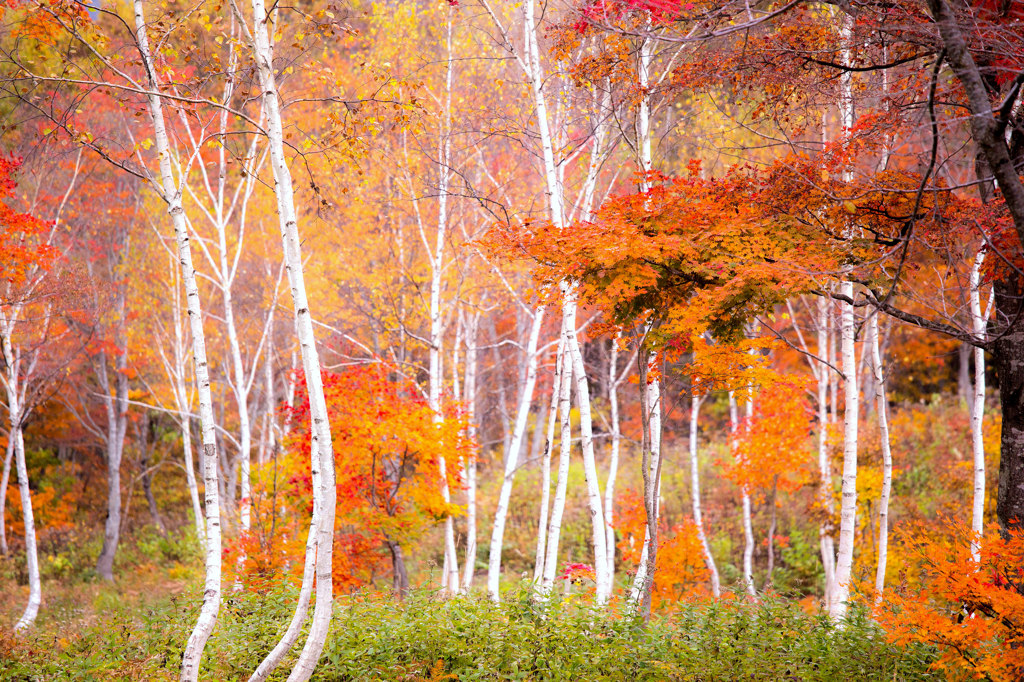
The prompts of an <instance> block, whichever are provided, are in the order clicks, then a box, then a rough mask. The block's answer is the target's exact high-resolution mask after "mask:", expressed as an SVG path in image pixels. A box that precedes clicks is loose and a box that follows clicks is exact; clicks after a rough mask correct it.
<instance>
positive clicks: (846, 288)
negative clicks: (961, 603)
mask: <svg viewBox="0 0 1024 682" xmlns="http://www.w3.org/2000/svg"><path fill="white" fill-rule="evenodd" d="M840 292H841V293H842V294H843V295H844V296H846V297H847V298H850V299H852V298H853V283H852V282H849V281H844V282H842V283H841V284H840ZM840 305H841V310H842V358H843V374H844V375H845V377H846V378H845V381H844V383H843V385H844V388H845V409H844V411H843V425H844V426H843V503H842V507H841V509H840V525H839V553H838V555H837V557H836V574H835V593H834V595H833V599H832V603H831V610H830V612H829V613H830V615H831V616H832V619H833V620H842V619H843V618H845V616H846V610H847V607H848V602H849V599H850V580H851V577H852V575H851V574H852V571H853V545H854V536H855V534H856V532H857V421H858V418H859V412H860V410H859V408H860V392H859V391H858V388H857V355H856V347H855V345H854V316H853V306H852V305H850V304H849V303H845V302H843V303H841V304H840Z"/></svg>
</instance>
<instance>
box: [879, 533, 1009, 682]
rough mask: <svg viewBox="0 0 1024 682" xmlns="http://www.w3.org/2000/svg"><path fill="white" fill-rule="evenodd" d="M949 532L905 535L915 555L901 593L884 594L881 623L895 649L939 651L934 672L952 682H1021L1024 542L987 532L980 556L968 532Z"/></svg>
mask: <svg viewBox="0 0 1024 682" xmlns="http://www.w3.org/2000/svg"><path fill="white" fill-rule="evenodd" d="M946 530H948V531H951V532H949V533H941V532H936V530H935V529H926V528H923V527H921V526H919V525H918V526H916V527H913V528H912V529H908V530H907V531H906V532H905V533H904V534H903V537H902V541H903V543H904V545H905V547H904V548H903V549H904V551H905V552H907V553H908V554H910V561H909V565H908V566H907V567H906V568H905V569H904V579H903V585H901V586H900V587H898V588H896V589H895V590H892V591H890V592H887V593H886V596H885V599H884V601H883V602H882V603H881V604H879V605H877V606H876V607H875V614H876V617H877V618H879V620H880V621H881V622H882V623H883V624H884V625H885V626H886V629H887V636H888V637H889V638H891V639H892V640H893V641H896V642H901V643H904V642H915V641H924V642H928V643H930V644H934V645H937V646H938V647H939V648H940V651H941V652H942V655H941V657H940V658H939V660H938V661H937V662H936V664H935V665H936V667H938V668H939V669H940V670H942V671H943V673H944V674H946V675H948V676H949V679H977V678H982V677H983V678H985V679H990V680H1013V679H1018V678H1019V677H1020V674H1021V671H1022V670H1024V660H1021V654H1020V650H1021V648H1020V642H1021V640H1022V638H1024V632H1022V626H1021V613H1022V611H1024V593H1022V590H1021V577H1022V576H1021V570H1020V566H1021V559H1022V556H1024V539H1022V536H1021V533H1020V531H1019V530H1016V529H1014V530H1011V531H1010V532H1009V533H1007V534H1006V535H1001V534H1000V533H997V532H990V533H988V534H986V536H985V537H984V538H983V539H982V540H981V541H980V542H979V543H977V544H978V549H977V550H976V551H975V550H972V543H973V542H974V539H973V538H972V536H973V535H974V534H973V533H972V532H971V531H969V530H967V529H965V528H963V527H962V526H959V525H956V524H954V525H952V526H951V527H949V528H948V529H946ZM910 580H912V581H913V582H910ZM908 583H909V584H908Z"/></svg>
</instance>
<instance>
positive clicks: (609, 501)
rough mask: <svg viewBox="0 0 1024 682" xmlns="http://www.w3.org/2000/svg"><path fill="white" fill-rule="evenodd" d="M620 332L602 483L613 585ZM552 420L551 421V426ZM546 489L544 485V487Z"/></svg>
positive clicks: (611, 369)
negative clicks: (606, 464)
mask: <svg viewBox="0 0 1024 682" xmlns="http://www.w3.org/2000/svg"><path fill="white" fill-rule="evenodd" d="M621 336H622V335H621V333H620V334H616V335H615V338H614V339H612V348H611V357H609V358H608V412H609V415H608V419H609V422H610V428H611V434H610V435H611V445H610V448H609V453H608V480H607V481H606V482H605V484H604V525H605V535H606V537H607V540H606V541H605V542H606V546H605V549H606V551H607V552H608V558H607V559H606V562H607V564H608V580H609V582H610V584H611V586H612V587H613V588H614V585H615V479H616V477H617V476H618V473H619V448H620V445H621V441H622V431H621V429H620V425H619V382H618V379H619V369H618V359H619V339H620V338H621ZM553 426H554V422H553V421H552V427H553ZM545 490H546V487H545Z"/></svg>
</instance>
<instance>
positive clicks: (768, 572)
mask: <svg viewBox="0 0 1024 682" xmlns="http://www.w3.org/2000/svg"><path fill="white" fill-rule="evenodd" d="M778 492H779V477H778V475H776V476H775V478H774V479H772V492H771V495H769V496H768V510H769V512H768V513H769V515H770V516H769V518H770V520H769V522H768V566H767V567H766V568H765V576H764V587H762V588H761V589H762V590H767V589H768V588H770V587H771V586H772V574H773V573H774V572H775V524H776V522H777V521H778V509H777V508H776V505H775V503H776V498H777V497H778Z"/></svg>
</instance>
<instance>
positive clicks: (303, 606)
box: [249, 452, 323, 682]
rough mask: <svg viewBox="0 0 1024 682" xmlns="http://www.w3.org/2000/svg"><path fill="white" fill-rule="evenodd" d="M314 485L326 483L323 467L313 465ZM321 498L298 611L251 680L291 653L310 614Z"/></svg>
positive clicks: (316, 504) (315, 504)
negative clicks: (321, 471)
mask: <svg viewBox="0 0 1024 682" xmlns="http://www.w3.org/2000/svg"><path fill="white" fill-rule="evenodd" d="M310 456H311V457H313V458H314V459H316V458H317V455H316V453H315V452H311V453H310ZM311 482H312V486H313V490H317V489H318V488H320V487H321V486H322V485H323V481H321V480H320V468H319V467H313V468H312V481H311ZM321 506H322V505H321V499H320V496H319V495H314V496H313V514H312V516H311V518H310V522H309V533H308V534H307V535H306V553H305V558H304V559H303V565H302V584H301V586H300V587H299V600H298V603H297V604H296V606H295V613H293V614H292V619H291V621H289V623H288V627H287V628H286V629H285V631H284V634H283V635H281V639H279V640H278V642H277V644H276V645H274V648H273V649H271V650H270V653H268V654H267V656H266V658H264V659H263V660H262V661H261V662H260V664H259V666H257V668H256V670H255V671H254V672H253V674H252V675H251V676H250V677H249V682H263V681H264V680H266V679H267V678H268V677H269V676H270V673H272V672H273V671H274V669H275V668H276V667H277V666H278V664H280V663H281V660H282V659H283V658H284V657H285V656H287V655H288V652H289V651H291V649H292V647H293V646H295V642H297V641H299V634H300V633H301V632H302V626H303V625H304V624H305V623H306V616H307V615H309V597H310V595H312V594H313V579H314V576H315V574H316V550H317V539H318V534H319V530H320V515H321Z"/></svg>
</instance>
